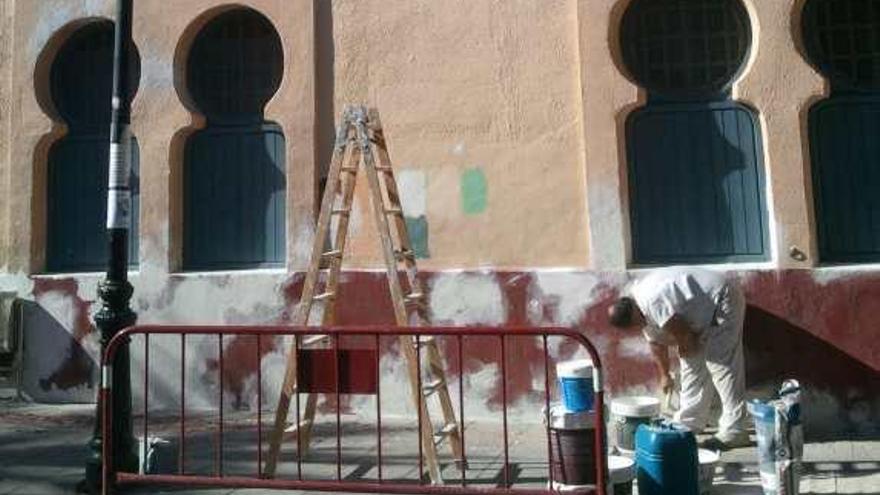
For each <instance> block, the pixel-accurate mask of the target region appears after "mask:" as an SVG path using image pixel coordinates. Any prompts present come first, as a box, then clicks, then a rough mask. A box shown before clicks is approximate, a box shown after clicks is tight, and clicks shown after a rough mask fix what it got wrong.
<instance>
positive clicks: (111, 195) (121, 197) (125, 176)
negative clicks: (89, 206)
mask: <svg viewBox="0 0 880 495" xmlns="http://www.w3.org/2000/svg"><path fill="white" fill-rule="evenodd" d="M119 141H120V142H119V143H118V144H117V143H110V174H109V175H110V182H109V184H108V188H107V228H108V229H129V228H131V133H130V132H129V130H128V127H125V128H123V129H122V131H121V136H120V140H119Z"/></svg>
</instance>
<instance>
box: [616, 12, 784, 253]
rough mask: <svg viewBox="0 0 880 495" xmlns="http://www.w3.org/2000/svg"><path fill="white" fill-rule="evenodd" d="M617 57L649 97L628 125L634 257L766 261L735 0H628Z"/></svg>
mask: <svg viewBox="0 0 880 495" xmlns="http://www.w3.org/2000/svg"><path fill="white" fill-rule="evenodd" d="M620 36H621V40H620V41H621V48H622V54H623V61H624V64H625V65H626V67H627V70H628V71H629V75H630V77H632V79H634V80H635V82H636V83H637V84H639V85H640V86H642V87H643V88H645V90H646V91H647V94H648V103H647V104H646V105H645V106H643V107H641V108H639V109H637V110H636V111H634V112H633V113H631V114H630V115H629V117H628V119H627V123H626V142H627V161H628V168H629V189H630V191H629V192H630V215H631V226H632V241H633V261H634V262H636V263H638V264H661V263H715V262H724V261H747V260H760V259H765V258H766V256H767V220H766V218H767V214H766V211H765V206H764V205H765V200H764V178H763V162H762V151H761V139H760V135H761V133H760V131H759V128H758V122H757V119H756V117H755V115H754V112H753V111H752V110H751V109H749V108H747V107H746V106H744V105H742V104H740V103H738V102H736V101H733V100H732V99H731V97H730V89H731V87H732V86H733V83H734V82H735V80H736V78H737V77H738V76H739V75H740V73H741V72H742V70H743V68H744V66H745V63H746V60H747V58H748V54H749V50H750V47H751V25H750V22H749V16H748V12H747V11H746V9H745V7H744V6H743V5H742V4H741V2H740V0H633V1H632V2H631V3H630V5H629V6H628V8H627V10H626V12H625V13H624V16H623V19H622V24H621V29H620Z"/></svg>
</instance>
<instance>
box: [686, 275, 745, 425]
mask: <svg viewBox="0 0 880 495" xmlns="http://www.w3.org/2000/svg"><path fill="white" fill-rule="evenodd" d="M745 311H746V302H745V297H744V296H743V293H742V290H741V289H740V288H739V286H737V285H734V284H728V285H727V287H726V288H725V289H723V290H722V292H721V294H719V302H718V308H717V310H716V314H715V324H714V325H711V326H709V327H707V328H705V329H703V332H702V335H701V343H702V345H700V346H699V347H700V348H699V350H698V351H696V352H694V353H693V354H692V355H691V356H688V357H686V358H681V359H680V360H679V362H680V365H681V408H680V409H679V411H678V413H677V414H676V420H677V421H679V422H680V423H683V424H685V425H686V426H688V427H690V428H691V429H692V430H693V431H695V432H700V431H702V430H703V428H705V427H706V425H707V424H708V422H709V419H710V418H709V409H710V407H711V406H712V399H713V398H714V395H715V394H714V390H713V387H712V386H711V385H714V389H715V390H717V391H718V395H719V396H720V397H721V409H722V413H721V419H720V420H719V422H718V435H719V437H721V438H722V439H725V438H729V437H730V435H733V434H736V433H740V432H744V431H746V429H747V428H748V417H747V412H746V405H745V389H746V378H745V365H744V363H743V344H742V332H743V319H744V318H745Z"/></svg>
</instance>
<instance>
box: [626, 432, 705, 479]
mask: <svg viewBox="0 0 880 495" xmlns="http://www.w3.org/2000/svg"><path fill="white" fill-rule="evenodd" d="M636 465H637V466H638V470H637V478H638V482H639V495H699V493H700V488H699V479H700V478H699V473H700V471H699V460H698V457H697V440H696V438H694V434H693V433H692V432H691V431H690V430H689V429H688V428H686V427H684V426H681V425H677V424H673V423H668V422H655V423H654V424H651V425H641V426H639V428H638V430H637V431H636Z"/></svg>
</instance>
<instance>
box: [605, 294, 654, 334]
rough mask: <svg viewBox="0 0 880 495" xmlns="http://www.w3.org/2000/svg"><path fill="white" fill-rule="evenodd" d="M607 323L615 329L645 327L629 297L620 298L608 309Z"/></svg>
mask: <svg viewBox="0 0 880 495" xmlns="http://www.w3.org/2000/svg"><path fill="white" fill-rule="evenodd" d="M608 323H611V324H612V325H614V326H615V327H617V328H624V329H630V328H633V329H635V328H641V327H643V326H644V325H645V317H644V315H642V311H641V310H640V309H639V305H638V304H636V301H635V299H633V298H631V297H621V298H620V299H618V300H617V301H615V302H614V304H612V305H611V307H610V308H608Z"/></svg>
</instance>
